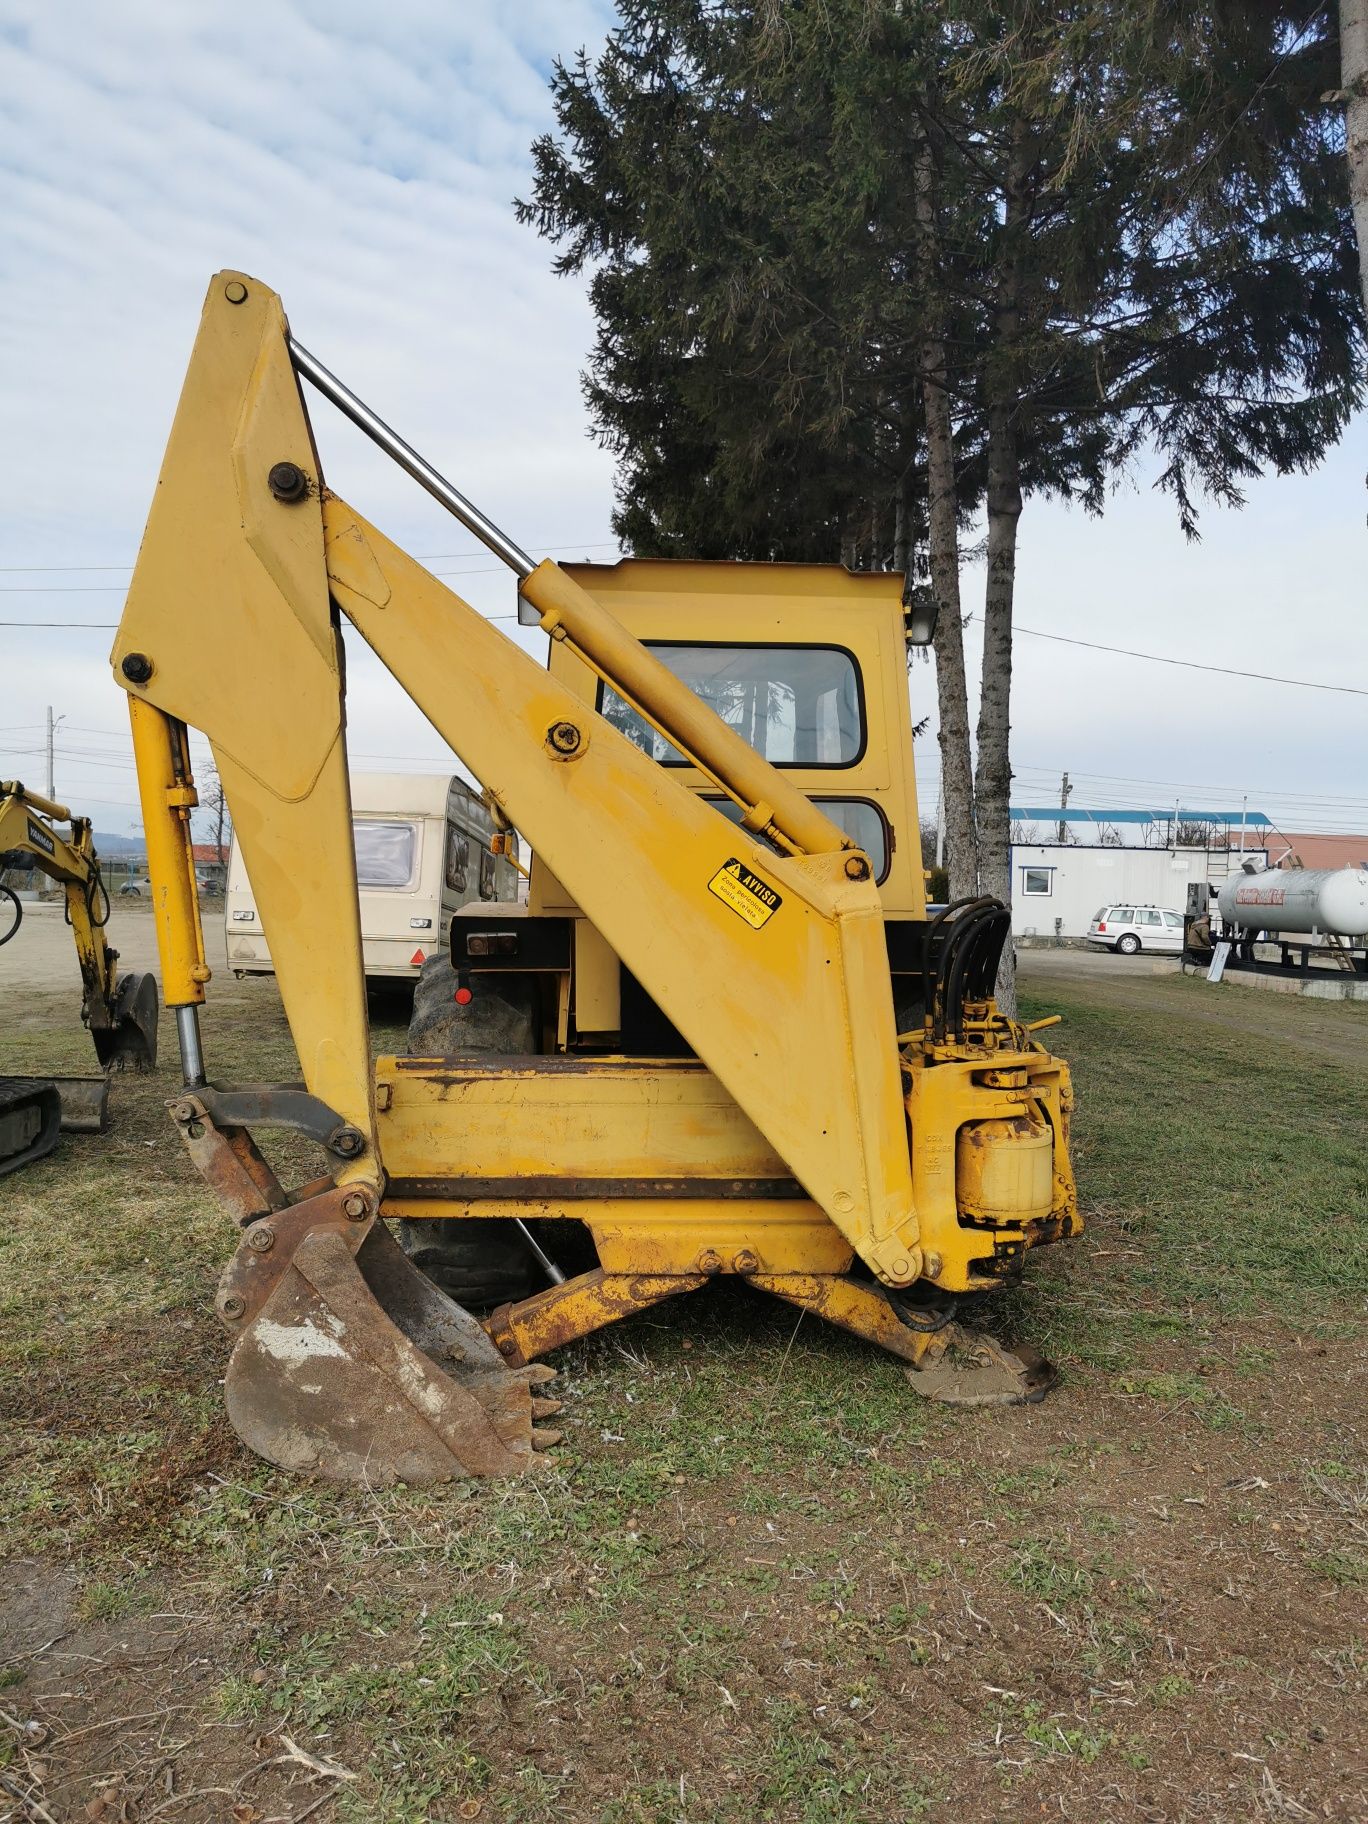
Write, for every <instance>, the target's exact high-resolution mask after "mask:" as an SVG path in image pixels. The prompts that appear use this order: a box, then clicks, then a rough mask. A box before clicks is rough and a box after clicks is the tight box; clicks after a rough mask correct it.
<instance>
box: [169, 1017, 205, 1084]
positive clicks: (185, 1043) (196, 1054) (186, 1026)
mask: <svg viewBox="0 0 1368 1824" xmlns="http://www.w3.org/2000/svg"><path fill="white" fill-rule="evenodd" d="M176 1037H177V1038H178V1039H179V1040H180V1054H181V1076H182V1077H183V1078H184V1080H185V1087H186V1088H187V1089H203V1087H204V1047H203V1045H202V1044H201V1043H200V1029H199V1008H198V1007H196V1006H195V1005H194V1004H193V1003H192V1004H191V1005H190V1006H188V1007H177V1009H176Z"/></svg>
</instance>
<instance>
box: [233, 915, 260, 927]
mask: <svg viewBox="0 0 1368 1824" xmlns="http://www.w3.org/2000/svg"><path fill="white" fill-rule="evenodd" d="M233 923H234V924H236V925H254V924H255V923H256V913H255V912H234V914H233Z"/></svg>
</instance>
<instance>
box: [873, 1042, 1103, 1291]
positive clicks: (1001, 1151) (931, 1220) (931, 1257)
mask: <svg viewBox="0 0 1368 1824" xmlns="http://www.w3.org/2000/svg"><path fill="white" fill-rule="evenodd" d="M907 1073H908V1075H907V1082H908V1093H907V1119H908V1126H909V1129H910V1132H911V1136H912V1181H913V1187H914V1194H915V1196H916V1200H917V1212H918V1215H919V1217H920V1219H921V1224H922V1245H923V1247H924V1249H925V1252H926V1277H927V1278H928V1279H932V1280H934V1281H935V1283H936V1284H937V1285H938V1286H941V1287H942V1288H944V1289H945V1290H946V1291H950V1292H965V1291H969V1290H971V1289H973V1288H975V1287H985V1286H988V1285H991V1284H993V1283H995V1282H994V1280H993V1278H992V1277H991V1275H989V1274H988V1273H987V1271H986V1270H985V1268H984V1266H983V1265H982V1264H978V1263H982V1262H984V1261H985V1260H991V1259H992V1258H993V1257H994V1250H995V1248H1002V1247H1006V1248H1027V1247H1030V1246H1032V1245H1034V1244H1035V1243H1036V1242H1038V1241H1044V1240H1053V1239H1056V1238H1057V1237H1059V1236H1065V1235H1070V1234H1076V1233H1077V1232H1078V1230H1079V1229H1080V1228H1081V1226H1082V1224H1081V1221H1080V1219H1079V1215H1078V1197H1077V1192H1076V1190H1075V1188H1074V1181H1073V1170H1072V1167H1071V1165H1070V1162H1069V1148H1068V1135H1069V1115H1070V1112H1071V1110H1072V1107H1073V1092H1072V1089H1071V1087H1070V1083H1069V1073H1068V1070H1067V1068H1066V1067H1065V1066H1064V1065H1063V1064H1062V1063H1060V1061H1059V1060H1058V1059H1057V1058H1052V1057H1050V1056H1049V1054H1048V1053H1046V1052H1044V1051H1042V1050H1039V1049H1034V1048H1032V1049H1029V1050H1025V1049H1024V1050H1020V1051H1006V1050H1004V1051H997V1052H994V1053H991V1054H988V1056H986V1057H985V1056H983V1055H982V1054H980V1055H979V1056H978V1057H962V1058H943V1059H939V1060H935V1061H931V1062H928V1061H927V1058H926V1056H925V1055H924V1054H923V1053H922V1052H921V1051H920V1050H918V1049H915V1048H913V1049H911V1050H909V1053H908V1057H907ZM990 1076H992V1077H1004V1078H1006V1079H1007V1080H1008V1083H1007V1086H1000V1085H995V1084H992V1083H989V1082H987V1081H985V1078H987V1077H990ZM978 1124H982V1126H983V1130H984V1131H983V1134H982V1137H981V1138H978V1139H976V1138H974V1137H972V1135H973V1129H974V1128H975V1127H976V1126H977V1125H978ZM1018 1124H1023V1125H1024V1126H1025V1127H1026V1128H1028V1129H1029V1130H1030V1135H1031V1140H1030V1141H1028V1143H1027V1144H1026V1145H1025V1146H1024V1147H1021V1146H1020V1141H1021V1140H1022V1139H1025V1138H1026V1136H1025V1135H1020V1136H1013V1137H1008V1133H1007V1131H1006V1130H1012V1129H1015V1128H1016V1127H1017V1126H1018ZM1042 1126H1044V1127H1045V1128H1046V1129H1047V1131H1048V1137H1049V1140H1050V1142H1051V1144H1050V1146H1049V1152H1048V1194H1047V1191H1046V1176H1045V1170H1044V1165H1043V1161H1044V1160H1045V1158H1046V1155H1045V1154H1044V1152H1043V1148H1042V1145H1041V1133H1040V1130H1041V1127H1042ZM961 1166H963V1167H964V1168H965V1172H964V1176H963V1178H961V1175H960V1170H959V1168H960V1167H961ZM1013 1183H1015V1184H1016V1186H1017V1189H1018V1190H1019V1191H1020V1193H1021V1196H1022V1199H1023V1201H1021V1202H1019V1203H1016V1204H1015V1207H1013V1199H1012V1197H1011V1196H1010V1194H1009V1192H1010V1188H1011V1186H1012V1184H1013ZM976 1220H978V1221H979V1222H980V1225H981V1226H977V1227H976V1226H974V1223H975V1221H976ZM989 1222H991V1223H992V1224H994V1225H995V1226H992V1227H990V1226H988V1224H989Z"/></svg>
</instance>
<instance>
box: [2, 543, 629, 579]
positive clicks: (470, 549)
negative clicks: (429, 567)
mask: <svg viewBox="0 0 1368 1824" xmlns="http://www.w3.org/2000/svg"><path fill="white" fill-rule="evenodd" d="M572 545H573V546H574V547H575V549H576V550H577V551H616V550H617V549H618V545H619V540H617V539H615V538H605V539H599V540H598V541H597V542H596V543H592V544H585V543H584V541H583V540H582V539H578V538H557V539H548V540H544V541H543V542H542V543H541V544H540V545H529V546H528V547H527V548H528V550H529V551H565V550H568V549H569V547H570V546H572ZM486 548H487V547H486V546H484V545H468V546H467V547H466V548H465V550H463V551H428V552H426V553H421V552H420V553H417V554H415V561H416V562H417V563H420V564H449V563H455V562H456V560H457V559H458V558H462V557H483V556H484V554H485V550H486ZM132 568H133V565H132V564H131V563H130V564H0V576H82V575H93V574H94V573H96V572H97V571H110V570H131V569H132ZM118 586H119V585H111V587H118Z"/></svg>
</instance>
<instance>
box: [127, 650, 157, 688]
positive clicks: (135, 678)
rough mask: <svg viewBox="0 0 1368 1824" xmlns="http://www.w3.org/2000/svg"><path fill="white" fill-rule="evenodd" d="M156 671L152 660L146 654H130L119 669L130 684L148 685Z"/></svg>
mask: <svg viewBox="0 0 1368 1824" xmlns="http://www.w3.org/2000/svg"><path fill="white" fill-rule="evenodd" d="M154 669H155V668H154V666H153V664H152V661H151V659H149V658H148V656H147V654H146V653H145V652H130V653H129V655H128V657H127V658H126V659H125V660H124V662H123V664H122V665H121V666H120V667H119V670H120V671H121V672H122V673H123V675H124V676H125V677H126V678H127V679H128V681H129V683H130V684H146V683H147V681H148V679H149V678H150V677H151V676H152V673H153V670H154Z"/></svg>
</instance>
